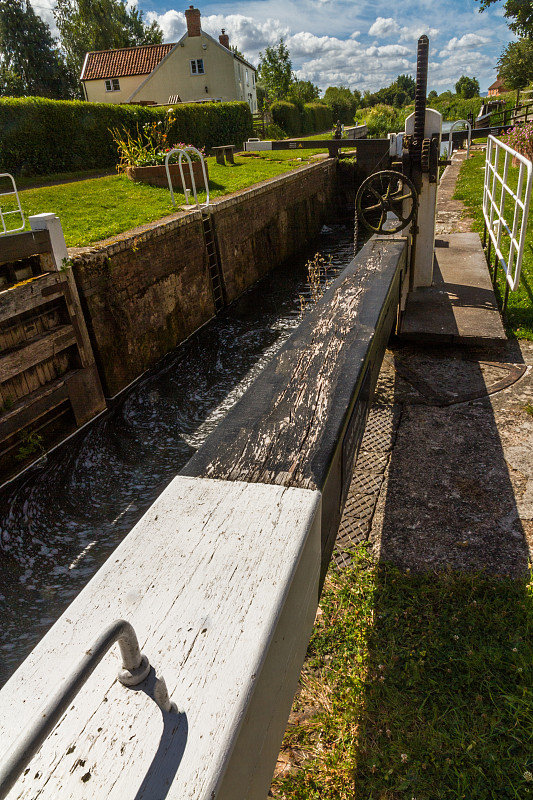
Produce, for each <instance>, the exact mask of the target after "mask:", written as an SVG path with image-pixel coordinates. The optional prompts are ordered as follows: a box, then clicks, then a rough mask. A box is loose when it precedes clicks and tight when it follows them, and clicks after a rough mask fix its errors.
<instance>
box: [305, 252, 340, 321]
mask: <svg viewBox="0 0 533 800" xmlns="http://www.w3.org/2000/svg"><path fill="white" fill-rule="evenodd" d="M331 259H332V256H331V255H330V256H329V258H327V259H326V258H324V256H323V255H322V254H321V253H315V255H314V257H313V258H311V259H309V261H308V262H307V264H306V265H305V266H306V267H307V282H308V285H309V295H310V296H309V298H308V299H307V301H306V298H305V297H304V295H300V313H301V314H302V315H303V313H304V311H305V306H306V305H307V303H308V302H309V303H311V304H313V305H315V304H316V303H318V301H319V300H320V298H321V297H322V295H323V294H324V292H325V290H326V281H327V277H328V270H329V268H330V267H331Z"/></svg>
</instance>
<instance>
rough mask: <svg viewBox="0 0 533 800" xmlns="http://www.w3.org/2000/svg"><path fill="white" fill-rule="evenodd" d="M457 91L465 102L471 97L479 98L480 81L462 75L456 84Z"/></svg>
mask: <svg viewBox="0 0 533 800" xmlns="http://www.w3.org/2000/svg"><path fill="white" fill-rule="evenodd" d="M455 91H456V93H457V94H458V95H460V96H461V97H463V98H464V99H465V100H468V99H469V98H471V97H478V96H479V81H478V79H477V78H468V77H467V76H466V75H461V77H460V78H459V80H458V81H457V83H456V84H455Z"/></svg>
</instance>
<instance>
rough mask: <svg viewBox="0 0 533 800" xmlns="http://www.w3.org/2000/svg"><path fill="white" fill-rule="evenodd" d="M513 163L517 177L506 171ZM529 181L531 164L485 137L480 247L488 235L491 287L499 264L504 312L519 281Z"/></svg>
mask: <svg viewBox="0 0 533 800" xmlns="http://www.w3.org/2000/svg"><path fill="white" fill-rule="evenodd" d="M513 164H516V165H517V166H518V174H517V173H516V171H515V170H510V167H511V166H513ZM532 180H533V165H532V164H531V161H529V160H528V159H527V158H525V157H524V156H523V155H521V154H520V153H518V152H517V151H516V150H513V149H512V148H511V147H509V146H508V145H506V144H504V143H503V142H501V141H499V140H498V139H496V138H495V137H494V136H489V137H488V139H487V155H486V159H485V181H484V186H483V217H484V220H485V231H484V236H483V246H485V245H486V244H487V234H488V260H489V263H490V261H491V250H492V248H493V247H494V253H495V256H494V269H493V276H492V278H493V283H494V285H496V277H497V271H498V265H499V264H501V266H502V267H503V269H504V271H505V278H506V281H505V296H504V301H503V309H502V310H503V311H504V312H505V309H506V307H507V298H508V295H509V291H510V290H511V291H515V290H516V289H517V288H518V284H519V282H520V270H521V266H522V256H523V253H524V244H525V238H526V229H527V221H528V214H529V201H530V197H531V185H532Z"/></svg>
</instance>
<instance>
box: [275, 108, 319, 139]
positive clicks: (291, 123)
mask: <svg viewBox="0 0 533 800" xmlns="http://www.w3.org/2000/svg"><path fill="white" fill-rule="evenodd" d="M270 111H271V114H272V119H273V121H274V123H275V124H276V125H279V127H280V128H283V130H284V131H286V133H287V134H288V135H289V136H301V135H302V134H308V133H318V132H321V131H326V130H328V129H329V128H331V127H332V126H333V117H332V115H331V111H330V109H329V108H328V107H327V106H326V105H324V104H323V103H306V104H305V105H304V106H303V108H302V109H300V108H298V106H297V105H295V104H294V103H288V102H286V101H284V100H278V101H277V102H275V103H272V106H271V108H270Z"/></svg>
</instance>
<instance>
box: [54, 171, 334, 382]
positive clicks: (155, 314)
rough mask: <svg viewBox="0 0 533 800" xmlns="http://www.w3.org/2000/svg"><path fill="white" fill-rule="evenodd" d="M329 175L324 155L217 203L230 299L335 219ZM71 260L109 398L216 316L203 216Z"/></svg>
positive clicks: (79, 251)
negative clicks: (295, 170) (204, 238)
mask: <svg viewBox="0 0 533 800" xmlns="http://www.w3.org/2000/svg"><path fill="white" fill-rule="evenodd" d="M335 175H336V170H335V162H334V161H333V160H331V159H328V160H327V161H324V162H320V163H317V164H313V165H311V166H309V167H303V168H302V169H301V170H299V171H298V172H295V173H291V174H290V175H285V176H281V177H279V178H276V179H274V180H272V181H269V182H267V183H265V184H262V185H261V186H258V187H256V188H254V189H250V190H246V191H243V192H239V193H237V194H236V195H234V196H232V197H229V198H224V199H222V200H220V201H218V202H215V203H214V204H213V206H212V214H213V220H214V225H215V231H216V236H217V240H218V246H219V251H220V256H221V263H222V269H223V274H224V281H225V284H226V291H227V296H228V301H229V302H231V301H232V300H234V299H235V298H236V297H238V296H239V295H240V294H242V292H244V291H245V290H246V289H247V288H248V287H249V286H251V285H252V284H253V283H255V282H256V281H257V280H259V278H261V277H262V276H263V275H265V274H266V273H267V272H268V271H269V270H270V269H272V268H273V267H275V266H276V265H278V264H280V263H281V262H283V261H284V260H286V259H287V258H288V257H290V256H291V255H293V254H294V253H296V252H297V251H298V250H300V249H301V248H302V247H304V246H305V245H306V244H307V243H308V242H309V240H311V239H312V238H314V237H315V236H316V235H317V234H318V232H319V231H320V228H321V226H322V224H323V223H324V222H325V221H327V220H331V219H332V218H333V214H332V207H333V201H334V197H335ZM69 254H70V256H71V258H72V260H73V271H74V276H75V278H76V283H77V285H78V290H79V293H80V299H81V302H82V306H83V310H84V313H85V316H86V320H87V327H88V330H89V334H90V337H91V341H92V345H93V350H94V353H95V359H96V362H97V364H98V369H99V371H100V376H101V379H102V383H103V385H104V390H105V393H106V395H107V396H113V395H115V394H117V392H119V391H120V390H121V389H123V388H124V387H126V386H127V385H128V384H129V383H131V382H132V381H133V380H135V378H137V377H138V376H139V375H141V374H142V373H143V372H145V371H146V370H147V369H149V368H150V367H152V366H154V364H156V363H157V361H158V360H159V359H161V358H162V357H163V356H164V355H165V354H166V353H168V352H169V351H170V350H172V349H173V348H174V347H176V346H177V345H178V344H180V342H182V341H184V339H186V338H187V337H188V336H190V335H191V333H193V332H194V331H195V330H197V329H198V328H199V327H200V326H201V325H203V324H204V323H205V322H207V321H208V320H209V319H210V318H211V317H212V316H214V313H215V310H214V304H213V297H212V292H211V285H210V281H209V275H208V268H207V256H206V252H205V247H204V240H203V232H202V217H201V212H199V211H192V212H187V213H185V214H184V213H178V215H176V216H175V217H171V218H167V219H166V220H163V221H160V222H158V223H153V224H150V225H145V226H143V227H141V228H138V229H135V230H133V231H129V232H128V233H126V234H123V235H121V236H119V237H115V238H114V239H112V240H109V241H107V242H102V243H100V244H98V245H96V246H94V247H85V248H73V249H71V250H69Z"/></svg>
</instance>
